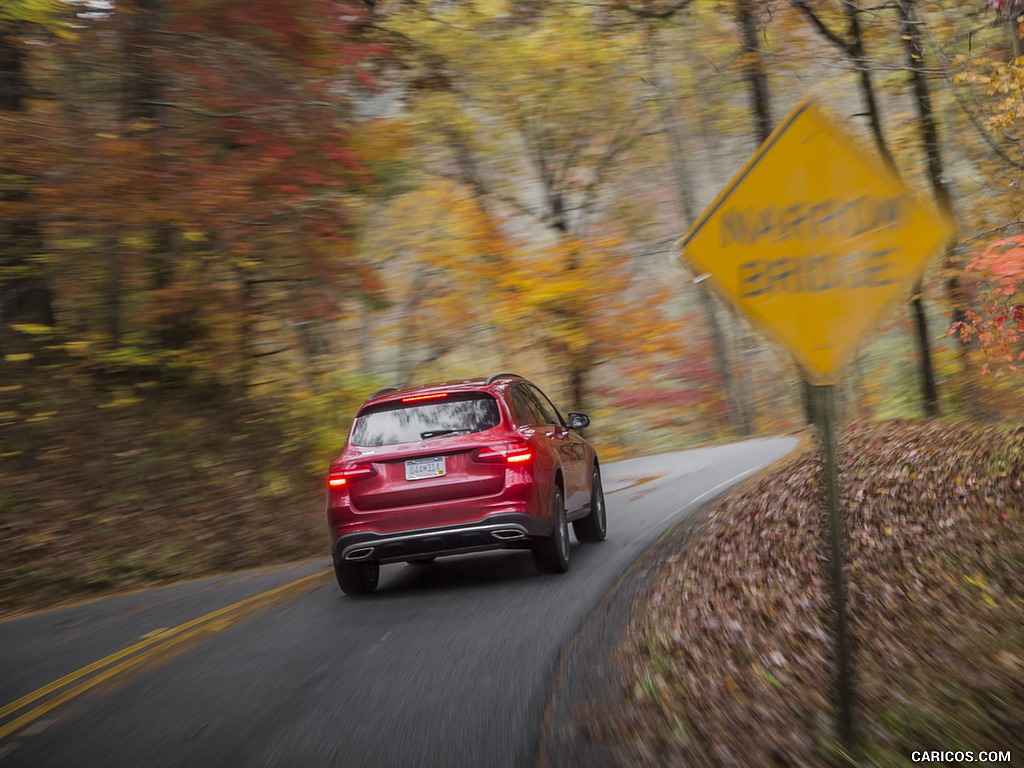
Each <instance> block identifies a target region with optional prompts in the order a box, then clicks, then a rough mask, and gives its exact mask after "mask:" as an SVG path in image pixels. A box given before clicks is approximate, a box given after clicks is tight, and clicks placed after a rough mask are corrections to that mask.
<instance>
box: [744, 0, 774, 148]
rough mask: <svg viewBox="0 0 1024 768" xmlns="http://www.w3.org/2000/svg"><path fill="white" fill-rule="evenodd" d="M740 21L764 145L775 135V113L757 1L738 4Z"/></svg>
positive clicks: (749, 0)
mask: <svg viewBox="0 0 1024 768" xmlns="http://www.w3.org/2000/svg"><path fill="white" fill-rule="evenodd" d="M736 21H737V23H738V24H739V27H740V34H741V38H742V43H743V46H742V47H743V55H744V57H745V59H746V61H745V67H744V69H745V72H746V78H747V86H748V87H749V89H750V101H751V107H752V108H753V111H754V119H755V120H756V122H757V135H758V139H759V140H760V141H761V142H764V141H765V139H767V138H768V136H770V135H771V132H772V112H771V107H770V105H769V103H768V75H767V74H766V73H765V71H764V62H763V61H762V59H761V45H760V41H759V40H758V39H757V3H756V2H755V1H754V0H737V3H736Z"/></svg>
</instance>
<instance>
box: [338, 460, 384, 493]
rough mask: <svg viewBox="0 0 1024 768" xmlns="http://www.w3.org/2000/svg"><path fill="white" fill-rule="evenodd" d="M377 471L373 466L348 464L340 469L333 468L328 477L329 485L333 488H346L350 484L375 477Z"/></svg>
mask: <svg viewBox="0 0 1024 768" xmlns="http://www.w3.org/2000/svg"><path fill="white" fill-rule="evenodd" d="M376 474H377V470H376V469H374V468H373V465H372V464H347V465H344V466H340V467H331V471H330V474H328V475H327V485H329V486H330V487H331V488H344V487H345V486H346V485H348V484H349V483H350V482H354V481H356V480H364V479H366V478H367V477H373V476H374V475H376Z"/></svg>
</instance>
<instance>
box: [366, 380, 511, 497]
mask: <svg viewBox="0 0 1024 768" xmlns="http://www.w3.org/2000/svg"><path fill="white" fill-rule="evenodd" d="M500 424H501V412H500V410H499V408H498V403H497V401H496V400H495V399H494V397H492V396H491V395H489V394H487V393H486V392H464V393H463V392H460V393H441V394H435V395H419V396H412V397H408V398H404V399H402V400H397V401H391V402H387V403H381V404H380V405H375V406H370V407H369V408H367V409H366V410H364V411H363V412H362V413H361V414H360V415H359V416H358V417H357V418H356V421H355V423H354V424H353V426H352V435H351V437H350V439H349V446H350V447H351V448H352V449H354V450H353V452H352V454H350V455H351V459H350V461H351V463H353V464H357V465H369V466H371V467H372V468H373V470H374V471H373V472H372V473H370V474H368V476H364V477H362V478H361V479H359V480H358V482H353V483H352V484H351V486H350V487H349V498H350V500H351V503H352V506H353V507H354V508H355V509H363V510H376V509H386V508H394V507H408V506H415V505H420V504H431V503H436V502H443V501H455V500H458V499H468V498H474V497H478V496H490V495H493V494H496V493H500V492H501V490H502V489H503V488H504V485H505V462H504V459H503V457H502V455H501V453H502V450H501V449H502V447H503V445H504V442H505V441H504V437H505V432H504V430H503V429H501V428H500ZM356 452H358V454H359V455H354V454H355V453H356Z"/></svg>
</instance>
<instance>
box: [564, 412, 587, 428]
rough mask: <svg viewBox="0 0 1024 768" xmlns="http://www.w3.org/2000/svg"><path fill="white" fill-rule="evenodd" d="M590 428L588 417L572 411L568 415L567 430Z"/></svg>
mask: <svg viewBox="0 0 1024 768" xmlns="http://www.w3.org/2000/svg"><path fill="white" fill-rule="evenodd" d="M589 426H590V417H589V416H587V414H585V413H577V412H575V411H573V412H572V413H570V414H569V429H586V428H587V427H589Z"/></svg>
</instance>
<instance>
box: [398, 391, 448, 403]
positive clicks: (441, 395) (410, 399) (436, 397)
mask: <svg viewBox="0 0 1024 768" xmlns="http://www.w3.org/2000/svg"><path fill="white" fill-rule="evenodd" d="M445 397H448V393H447V392H439V393H437V394H436V395H412V396H411V397H403V398H402V402H403V403H415V402H416V401H417V400H440V399H442V398H445Z"/></svg>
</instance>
